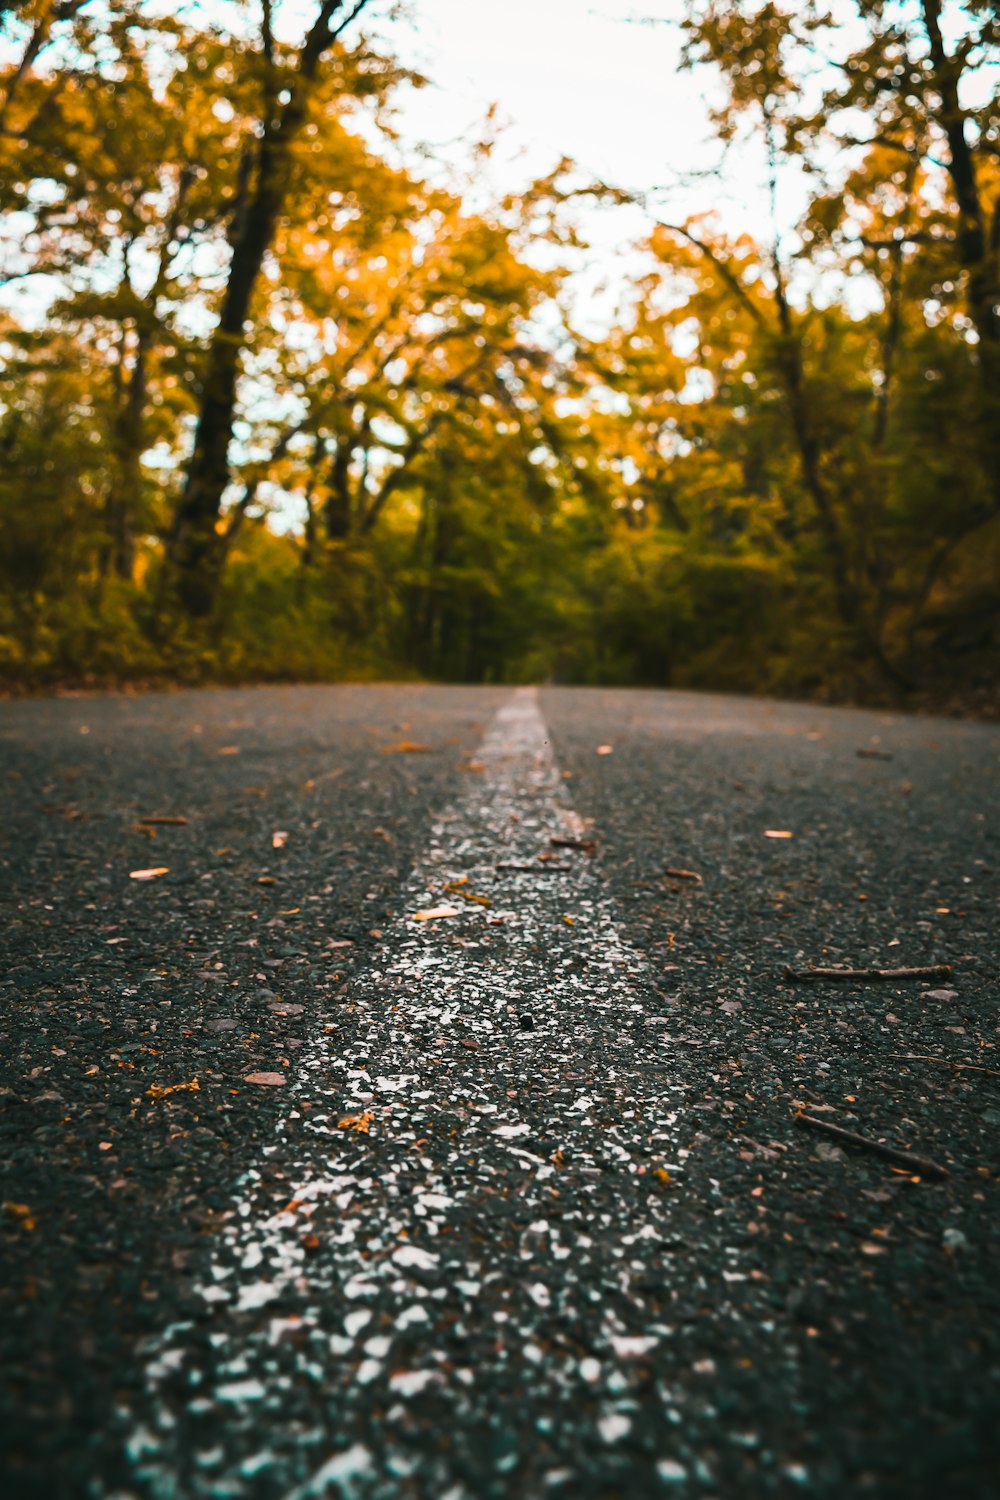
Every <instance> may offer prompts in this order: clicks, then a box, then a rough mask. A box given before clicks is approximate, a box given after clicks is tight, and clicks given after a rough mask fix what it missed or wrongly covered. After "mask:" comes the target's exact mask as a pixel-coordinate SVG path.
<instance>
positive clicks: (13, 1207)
mask: <svg viewBox="0 0 1000 1500" xmlns="http://www.w3.org/2000/svg"><path fill="white" fill-rule="evenodd" d="M2 1207H3V1211H4V1213H5V1214H10V1215H11V1217H12V1218H14V1219H17V1221H18V1223H19V1224H20V1226H21V1228H22V1229H26V1230H27V1231H28V1232H29V1233H30V1232H31V1230H32V1229H34V1227H35V1225H36V1224H37V1223H38V1218H37V1216H36V1215H35V1214H33V1213H32V1211H31V1209H30V1208H29V1207H28V1205H27V1204H26V1203H12V1202H11V1200H10V1199H9V1198H8V1199H6V1201H5V1202H4V1203H3V1205H2Z"/></svg>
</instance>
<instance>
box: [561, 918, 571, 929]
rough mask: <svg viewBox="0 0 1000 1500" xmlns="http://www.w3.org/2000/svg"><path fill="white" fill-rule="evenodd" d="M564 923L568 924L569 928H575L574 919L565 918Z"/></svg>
mask: <svg viewBox="0 0 1000 1500" xmlns="http://www.w3.org/2000/svg"><path fill="white" fill-rule="evenodd" d="M563 921H564V922H565V923H566V926H567V927H572V926H573V918H572V917H563Z"/></svg>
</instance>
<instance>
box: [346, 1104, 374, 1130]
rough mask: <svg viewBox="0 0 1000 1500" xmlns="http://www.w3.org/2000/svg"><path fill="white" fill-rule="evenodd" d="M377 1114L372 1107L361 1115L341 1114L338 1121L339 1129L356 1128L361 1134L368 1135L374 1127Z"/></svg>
mask: <svg viewBox="0 0 1000 1500" xmlns="http://www.w3.org/2000/svg"><path fill="white" fill-rule="evenodd" d="M374 1118H375V1116H374V1115H373V1114H372V1112H371V1110H370V1109H366V1110H365V1111H364V1112H363V1113H362V1114H360V1115H341V1117H340V1119H339V1120H338V1121H337V1129H338V1130H356V1131H357V1132H358V1134H359V1135H367V1134H368V1132H369V1130H371V1128H372V1121H373V1120H374Z"/></svg>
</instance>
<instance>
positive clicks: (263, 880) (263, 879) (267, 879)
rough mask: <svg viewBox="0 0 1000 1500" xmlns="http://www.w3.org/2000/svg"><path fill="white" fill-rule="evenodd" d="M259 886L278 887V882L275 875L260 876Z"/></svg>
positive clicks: (258, 877) (258, 878) (258, 879)
mask: <svg viewBox="0 0 1000 1500" xmlns="http://www.w3.org/2000/svg"><path fill="white" fill-rule="evenodd" d="M257 884H258V885H277V884H278V882H277V881H276V880H275V878H274V876H273V875H258V876H257Z"/></svg>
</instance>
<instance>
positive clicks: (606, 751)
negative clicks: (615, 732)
mask: <svg viewBox="0 0 1000 1500" xmlns="http://www.w3.org/2000/svg"><path fill="white" fill-rule="evenodd" d="M595 753H596V754H597V755H614V753H615V747H614V745H598V747H597V750H596V752H595Z"/></svg>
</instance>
